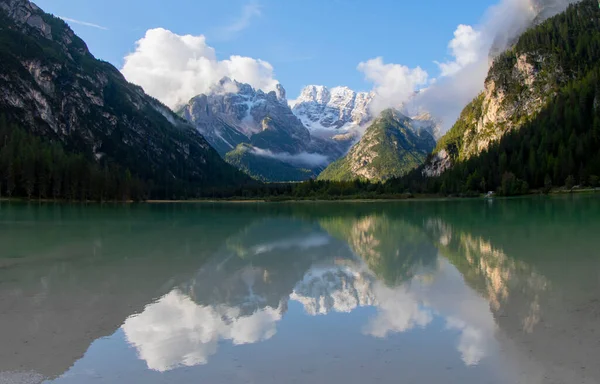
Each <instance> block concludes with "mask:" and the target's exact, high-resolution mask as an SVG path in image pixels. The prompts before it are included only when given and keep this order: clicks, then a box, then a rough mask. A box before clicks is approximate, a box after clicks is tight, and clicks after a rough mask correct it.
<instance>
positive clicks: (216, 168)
mask: <svg viewBox="0 0 600 384" xmlns="http://www.w3.org/2000/svg"><path fill="white" fill-rule="evenodd" d="M0 136H1V138H2V141H1V142H0V158H1V160H2V161H0V173H2V174H1V175H0V176H1V178H0V182H1V183H2V185H1V187H2V188H0V190H1V191H2V192H3V193H6V194H8V195H12V196H15V195H17V196H29V197H31V196H36V197H38V196H39V197H53V198H70V199H82V200H85V199H90V198H95V199H104V198H111V199H115V198H116V199H122V198H129V197H134V198H143V197H147V196H154V197H160V198H174V197H185V196H197V195H200V194H202V193H204V192H203V191H206V190H207V189H210V188H214V187H219V188H222V187H226V186H230V185H233V184H238V183H243V182H245V181H246V180H247V178H246V176H244V175H242V174H241V173H240V172H238V171H236V170H235V169H234V168H233V167H231V166H229V165H227V164H226V163H225V162H224V161H223V160H222V159H221V158H220V157H219V155H218V154H217V153H216V152H215V151H214V150H213V149H212V148H211V147H210V146H209V145H208V143H207V142H206V140H204V138H203V137H202V136H201V135H200V134H199V133H198V132H197V131H196V130H195V129H194V128H193V127H191V126H190V125H189V124H187V123H186V122H185V121H183V120H182V119H180V118H179V117H178V116H176V115H175V114H174V113H172V112H171V111H170V110H169V109H168V108H167V107H165V106H163V105H162V104H161V103H159V102H158V101H157V100H154V99H153V98H151V97H149V96H147V95H146V94H145V93H144V91H143V90H142V89H141V88H140V87H137V86H134V85H132V84H130V83H128V82H127V81H126V80H125V79H124V77H123V76H122V75H121V73H120V72H119V71H118V70H117V69H116V68H114V67H113V66H112V65H110V64H108V63H106V62H103V61H99V60H96V59H95V58H94V57H93V56H92V54H91V53H90V52H89V51H88V49H87V46H86V44H85V43H84V42H83V41H82V40H81V39H80V38H79V37H77V36H76V35H75V34H74V33H73V31H72V30H71V29H70V28H69V27H68V26H67V24H65V22H63V21H62V20H61V19H58V18H56V17H54V16H52V15H49V14H47V13H44V12H43V11H42V10H41V9H40V8H38V7H37V6H36V5H35V4H33V3H31V2H29V1H28V0H0ZM134 194H135V195H136V196H132V195H134Z"/></svg>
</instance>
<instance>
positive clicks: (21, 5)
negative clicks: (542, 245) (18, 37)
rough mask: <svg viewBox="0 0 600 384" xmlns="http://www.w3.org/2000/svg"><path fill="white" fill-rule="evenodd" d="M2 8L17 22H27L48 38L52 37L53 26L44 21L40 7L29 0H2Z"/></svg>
mask: <svg viewBox="0 0 600 384" xmlns="http://www.w3.org/2000/svg"><path fill="white" fill-rule="evenodd" d="M0 8H1V9H3V10H4V11H5V12H6V14H7V15H8V16H9V17H10V18H12V19H13V20H14V21H15V22H16V23H17V24H20V25H23V24H27V25H29V26H31V27H33V28H35V29H37V30H38V31H40V33H41V34H42V35H43V36H44V37H45V38H47V39H52V27H51V26H50V25H49V24H47V23H46V22H44V20H43V18H42V16H41V13H42V12H41V10H40V8H39V7H38V6H37V5H35V4H33V3H32V2H30V1H28V0H1V1H0Z"/></svg>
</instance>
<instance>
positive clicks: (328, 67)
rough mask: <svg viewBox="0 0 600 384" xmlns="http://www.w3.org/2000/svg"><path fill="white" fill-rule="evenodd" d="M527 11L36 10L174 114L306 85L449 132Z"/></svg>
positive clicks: (360, 4)
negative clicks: (243, 94)
mask: <svg viewBox="0 0 600 384" xmlns="http://www.w3.org/2000/svg"><path fill="white" fill-rule="evenodd" d="M536 1H540V0H461V1H456V2H442V1H440V0H419V1H402V0H219V1H217V0H169V1H165V0H143V1H142V0H103V1H98V0H37V1H36V3H37V4H38V5H39V6H40V7H42V8H43V9H44V10H45V11H46V12H49V13H52V14H54V15H56V16H58V17H61V18H63V19H64V20H65V21H67V22H68V23H69V25H70V26H71V27H72V28H73V30H74V31H75V32H76V33H77V34H78V35H79V36H80V37H81V38H83V40H84V41H86V43H87V44H88V46H89V48H90V50H91V52H92V53H93V54H94V55H95V56H96V57H97V58H99V59H102V60H106V61H108V62H110V63H112V64H113V65H115V66H116V67H117V68H118V69H120V70H121V72H122V73H123V74H124V75H125V77H126V78H127V79H128V80H129V81H131V82H133V83H136V84H138V85H140V86H142V87H143V88H144V90H145V91H146V92H147V93H149V94H150V95H152V96H154V97H155V98H157V99H159V100H161V101H162V102H163V103H165V104H166V105H167V106H169V107H171V108H173V109H175V108H178V107H180V106H181V105H183V104H185V103H187V102H188V101H189V99H190V98H192V97H194V96H196V95H198V94H200V93H207V92H211V91H214V88H213V86H214V85H215V84H216V83H217V82H218V81H219V80H220V79H222V78H223V77H224V76H229V77H231V78H233V79H235V80H238V81H240V82H243V83H249V84H250V85H252V86H253V87H255V88H258V89H262V90H264V91H271V90H274V89H275V87H276V85H277V84H278V83H280V84H282V85H283V86H284V88H285V89H286V90H287V97H288V99H289V100H293V99H295V98H297V97H298V95H299V94H300V91H301V90H302V88H303V87H305V86H307V85H325V86H328V87H334V86H347V87H349V88H351V89H354V90H356V91H372V92H374V93H375V94H376V101H375V102H374V103H372V106H371V107H372V108H373V109H375V110H374V111H372V112H374V113H378V112H380V111H381V110H383V109H385V108H389V107H397V106H399V105H404V104H405V103H408V102H409V101H410V102H411V103H415V104H418V105H417V108H418V109H420V110H426V111H429V112H431V113H432V114H434V115H435V117H436V118H438V119H439V120H441V121H442V123H443V124H444V127H445V128H448V126H449V125H451V123H452V122H453V121H455V120H456V117H457V116H458V114H459V113H460V110H461V109H462V108H463V107H464V106H465V105H466V104H467V103H468V102H469V101H470V100H471V99H472V98H473V97H475V96H476V95H477V93H478V92H480V91H481V90H482V89H483V82H484V79H485V76H486V73H487V69H488V65H489V56H488V55H489V52H490V47H491V45H492V42H493V41H494V40H496V39H497V36H498V34H499V33H506V31H518V30H519V29H520V28H522V27H523V26H525V25H527V23H528V22H530V21H531V20H533V16H534V15H533V14H532V12H533V11H532V9H533V7H532V3H533V2H536ZM559 1H561V2H565V3H566V2H568V1H570V0H559ZM416 93H418V97H414V95H415V94H416Z"/></svg>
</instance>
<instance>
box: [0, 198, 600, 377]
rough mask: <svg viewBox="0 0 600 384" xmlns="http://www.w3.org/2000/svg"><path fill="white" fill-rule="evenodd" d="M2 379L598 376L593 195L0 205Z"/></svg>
mask: <svg viewBox="0 0 600 384" xmlns="http://www.w3.org/2000/svg"><path fill="white" fill-rule="evenodd" d="M0 244H1V248H0V383H11V384H12V383H19V384H21V383H27V384H29V383H56V384H68V383H111V384H112V383H144V384H145V383H260V384H263V383H277V384H279V383H345V384H347V383H460V384H465V383H477V384H479V383H528V384H529V383H532V384H536V383H600V196H596V197H595V196H588V197H564V198H527V199H515V200H494V201H484V200H473V201H446V202H444V201H439V202H434V201H428V202H425V201H415V202H399V203H391V202H387V203H365V204H345V203H340V204H324V203H322V204H321V203H318V204H309V203H307V204H273V205H270V204H248V205H247V204H221V205H219V204H198V205H193V204H186V205H174V204H165V205H139V206H98V205H91V206H81V205H72V206H69V205H53V204H48V205H37V204H31V205H25V204H22V205H19V204H7V203H2V204H1V205H0Z"/></svg>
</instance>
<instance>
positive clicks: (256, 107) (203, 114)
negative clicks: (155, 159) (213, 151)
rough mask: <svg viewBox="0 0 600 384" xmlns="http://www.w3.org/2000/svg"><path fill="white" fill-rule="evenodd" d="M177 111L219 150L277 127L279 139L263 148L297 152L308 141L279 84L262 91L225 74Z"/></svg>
mask: <svg viewBox="0 0 600 384" xmlns="http://www.w3.org/2000/svg"><path fill="white" fill-rule="evenodd" d="M180 114H181V115H182V116H183V117H184V118H185V119H186V120H188V121H190V122H192V123H193V124H194V125H195V126H196V128H197V129H198V131H199V132H200V133H202V134H203V135H204V136H205V137H206V139H207V140H208V141H209V142H210V143H211V144H212V145H213V146H214V147H215V148H217V150H218V151H219V152H220V153H221V154H225V153H227V152H229V151H230V150H233V149H235V147H237V145H238V144H240V143H244V142H246V143H247V142H251V141H252V140H253V139H254V140H260V137H261V136H262V135H264V133H263V132H265V131H271V132H273V131H277V132H278V133H279V134H280V136H281V139H282V140H281V141H269V142H267V143H262V144H263V146H261V148H263V149H268V150H273V151H277V152H288V153H297V152H301V151H303V150H306V149H307V146H308V144H309V143H310V133H309V132H308V130H307V129H306V128H305V127H304V126H303V125H302V123H301V122H300V121H299V120H298V119H297V118H296V117H295V116H294V114H293V113H292V111H291V109H290V108H289V106H288V105H287V100H286V99H285V90H284V89H283V87H281V86H279V87H278V91H277V92H275V91H273V92H269V93H264V92H263V91H261V90H255V89H254V88H252V87H251V86H250V85H248V84H242V83H239V82H237V81H235V80H231V79H229V78H225V79H223V80H221V81H220V83H219V84H218V85H217V86H215V87H213V89H212V90H211V92H210V94H208V95H199V96H196V97H194V98H193V99H192V100H190V102H189V103H188V104H187V105H186V106H185V107H183V109H182V110H181V112H180ZM265 144H266V145H265Z"/></svg>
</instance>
